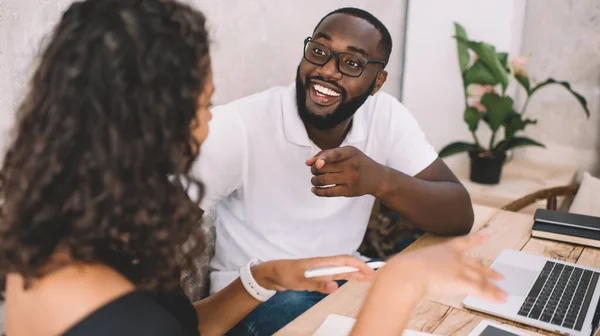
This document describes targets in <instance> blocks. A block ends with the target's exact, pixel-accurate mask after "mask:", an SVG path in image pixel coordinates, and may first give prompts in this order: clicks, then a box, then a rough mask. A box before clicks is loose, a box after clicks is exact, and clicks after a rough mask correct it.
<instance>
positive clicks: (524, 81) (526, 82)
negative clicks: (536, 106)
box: [515, 75, 533, 96]
mask: <svg viewBox="0 0 600 336" xmlns="http://www.w3.org/2000/svg"><path fill="white" fill-rule="evenodd" d="M515 79H516V80H517V82H519V84H521V85H522V86H523V88H524V89H525V91H526V92H527V95H528V96H530V95H531V94H532V93H533V92H532V91H531V84H529V77H527V76H523V75H515Z"/></svg>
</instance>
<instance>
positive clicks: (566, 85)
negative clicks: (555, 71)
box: [531, 78, 590, 118]
mask: <svg viewBox="0 0 600 336" xmlns="http://www.w3.org/2000/svg"><path fill="white" fill-rule="evenodd" d="M549 84H558V85H562V86H563V87H564V88H565V89H567V91H569V92H570V93H571V94H572V95H573V96H574V97H575V99H577V101H578V102H579V104H581V107H582V108H583V111H584V112H585V115H586V116H587V117H588V118H589V117H590V110H589V109H588V106H587V101H586V100H585V98H584V97H583V96H582V95H580V94H579V93H577V92H575V91H573V89H571V85H570V84H569V83H568V82H561V81H557V80H554V79H552V78H548V79H547V80H546V81H545V82H542V83H540V84H538V85H536V86H535V87H534V88H533V89H531V94H533V93H534V92H535V91H537V90H539V89H540V88H542V87H544V86H546V85H549Z"/></svg>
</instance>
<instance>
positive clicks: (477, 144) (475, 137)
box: [471, 131, 483, 149]
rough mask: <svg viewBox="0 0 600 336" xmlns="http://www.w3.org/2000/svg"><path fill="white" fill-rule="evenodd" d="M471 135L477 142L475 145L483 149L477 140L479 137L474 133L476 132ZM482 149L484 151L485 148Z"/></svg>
mask: <svg viewBox="0 0 600 336" xmlns="http://www.w3.org/2000/svg"><path fill="white" fill-rule="evenodd" d="M471 134H472V135H473V140H474V141H475V145H476V146H477V147H479V148H482V147H481V144H480V143H479V140H478V139H477V135H476V134H475V132H474V131H471ZM482 149H483V148H482Z"/></svg>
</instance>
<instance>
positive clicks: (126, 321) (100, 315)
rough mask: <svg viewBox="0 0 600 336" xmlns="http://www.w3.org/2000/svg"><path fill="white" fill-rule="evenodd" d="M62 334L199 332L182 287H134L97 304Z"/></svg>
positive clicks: (116, 335) (188, 334) (177, 334)
mask: <svg viewBox="0 0 600 336" xmlns="http://www.w3.org/2000/svg"><path fill="white" fill-rule="evenodd" d="M63 335H64V336H83V335H85V336H96V335H97V336H105V335H112V336H125V335H127V336H129V335H144V336H159V335H160V336H162V335H173V336H192V335H193V336H199V333H198V318H197V315H196V310H195V309H194V306H193V305H192V303H191V302H190V300H189V299H188V298H187V296H185V295H184V294H183V291H173V292H169V293H163V294H159V295H157V294H155V293H149V292H144V291H134V292H130V293H127V294H125V295H123V296H121V297H118V298H117V299H115V300H113V301H111V302H109V303H107V304H106V305H104V306H102V307H100V308H99V309H97V310H96V311H94V312H93V313H91V314H90V315H88V316H87V317H86V318H84V319H83V320H81V321H80V322H79V323H77V324H76V325H74V326H73V327H71V328H70V329H69V330H67V331H66V332H65V333H64V334H63Z"/></svg>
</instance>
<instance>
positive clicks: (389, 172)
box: [374, 167, 474, 236]
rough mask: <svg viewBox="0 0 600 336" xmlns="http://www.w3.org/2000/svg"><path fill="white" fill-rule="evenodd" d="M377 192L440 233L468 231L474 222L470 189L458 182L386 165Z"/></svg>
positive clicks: (393, 206) (423, 226)
mask: <svg viewBox="0 0 600 336" xmlns="http://www.w3.org/2000/svg"><path fill="white" fill-rule="evenodd" d="M384 176H385V177H384V178H383V183H382V184H381V187H380V188H379V190H378V191H377V192H376V193H375V195H374V196H375V197H377V198H378V199H379V200H380V201H381V202H382V203H383V204H385V205H386V206H388V207H389V208H391V209H393V210H395V211H398V212H399V213H401V214H402V215H403V216H405V217H406V219H407V220H409V221H410V222H411V223H413V224H414V225H415V226H417V227H418V228H420V229H422V230H424V231H426V232H430V233H433V234H437V235H444V236H452V235H462V234H467V233H469V231H470V230H471V228H472V226H473V218H474V216H473V207H472V205H471V199H470V196H469V193H468V192H467V190H466V189H465V188H464V187H463V186H462V185H461V184H460V183H457V182H453V181H448V182H441V181H436V182H430V181H425V180H421V179H417V178H414V177H411V176H408V175H406V174H403V173H401V172H399V171H397V170H394V169H392V168H389V167H385V174H384Z"/></svg>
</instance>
